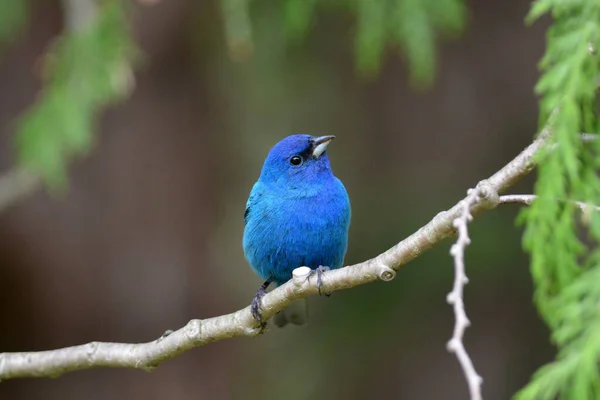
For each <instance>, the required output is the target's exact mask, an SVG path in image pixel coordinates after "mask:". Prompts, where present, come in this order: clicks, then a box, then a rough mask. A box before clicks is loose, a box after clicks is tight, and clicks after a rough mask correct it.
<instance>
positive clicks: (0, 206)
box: [0, 169, 41, 211]
mask: <svg viewBox="0 0 600 400" xmlns="http://www.w3.org/2000/svg"><path fill="white" fill-rule="evenodd" d="M40 182H41V180H40V178H39V176H37V175H34V174H32V173H29V172H27V171H25V170H19V169H15V170H12V171H9V172H6V173H4V175H2V176H0V211H3V210H4V209H6V208H8V207H9V206H11V205H12V204H13V203H15V202H16V201H17V200H19V199H21V198H23V197H26V196H27V195H29V194H30V193H31V192H33V191H34V190H35V189H37V187H38V186H39V184H40Z"/></svg>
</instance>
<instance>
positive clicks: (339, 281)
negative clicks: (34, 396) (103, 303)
mask: <svg viewBox="0 0 600 400" xmlns="http://www.w3.org/2000/svg"><path fill="white" fill-rule="evenodd" d="M549 136H550V133H549V132H548V131H544V132H542V133H541V134H540V135H539V136H538V138H537V139H536V140H535V141H534V142H533V143H532V144H531V145H529V146H528V147H527V148H526V149H525V150H524V151H523V152H521V154H519V155H518V156H517V157H516V158H515V159H514V160H512V161H511V162H510V163H508V164H507V165H506V166H504V167H503V168H502V169H501V170H499V171H498V172H496V173H495V174H494V175H493V176H491V177H490V178H489V179H487V180H485V181H482V182H481V183H480V184H479V185H478V187H480V188H482V189H481V194H482V196H481V197H479V199H478V201H477V202H475V203H474V204H472V205H470V212H471V214H472V215H473V216H476V215H478V214H479V213H481V212H482V211H484V210H485V209H489V208H493V207H495V206H497V205H498V204H499V200H498V195H497V194H498V192H502V191H504V190H506V189H507V188H509V187H510V186H512V185H513V184H514V183H515V182H517V181H518V180H519V179H521V178H522V177H524V176H525V175H527V174H528V173H529V172H530V171H531V170H532V169H533V168H534V167H535V160H534V155H535V153H536V152H537V151H538V150H539V149H540V148H541V147H542V146H544V144H545V143H546V142H547V140H548V138H549ZM463 205H464V203H463V202H459V203H458V204H456V205H455V206H454V207H452V208H451V209H450V210H448V211H444V212H441V213H439V214H438V215H436V216H435V217H434V218H433V219H432V220H431V221H430V222H429V223H427V224H426V225H425V226H423V227H422V228H420V229H419V230H418V231H417V232H415V233H413V234H412V235H410V236H409V237H407V238H406V239H404V240H403V241H401V242H400V243H398V244H397V245H395V246H394V247H392V248H391V249H389V250H387V251H385V252H384V253H382V254H380V255H379V256H377V257H375V258H373V259H370V260H367V261H365V262H362V263H360V264H355V265H351V266H348V267H345V268H341V269H337V270H332V271H328V272H326V273H324V275H323V280H324V282H325V284H326V285H327V290H328V291H335V290H341V289H348V288H351V287H354V286H358V285H362V284H365V283H368V282H373V281H376V280H378V279H380V280H383V281H390V280H392V279H394V277H395V275H396V270H398V269H399V268H400V267H401V266H403V265H404V264H406V263H408V262H409V261H411V260H413V259H414V258H416V257H418V256H419V255H420V254H421V253H422V252H424V251H425V250H428V249H430V248H431V247H433V246H434V245H435V244H437V243H439V242H440V241H441V240H443V239H444V238H446V237H449V236H451V235H453V234H455V233H456V232H455V228H454V226H453V223H454V220H456V219H457V218H459V217H460V216H461V215H462V213H463ZM307 272H308V268H306V267H301V268H298V269H296V270H295V271H294V278H293V279H292V280H291V281H290V282H287V283H286V284H284V285H282V286H280V287H278V288H276V289H274V290H273V291H271V292H269V293H268V294H267V295H266V296H265V297H264V298H263V318H265V320H266V319H269V318H271V317H272V316H273V315H275V314H276V313H277V312H279V311H281V310H283V309H284V308H285V307H286V306H288V305H289V304H290V303H291V302H292V301H293V300H296V299H300V298H304V297H307V296H309V295H312V294H316V293H317V282H316V277H315V276H310V277H307ZM259 332H260V330H259V329H258V327H257V322H256V320H254V318H252V315H251V313H250V307H249V306H248V307H246V308H244V309H241V310H239V311H236V312H234V313H231V314H227V315H222V316H218V317H213V318H208V319H204V320H199V319H194V320H191V321H190V322H189V323H188V324H187V325H186V326H184V327H183V328H181V329H179V330H177V331H175V332H173V333H171V334H169V335H164V336H163V337H161V338H159V339H156V340H153V341H151V342H147V343H141V344H127V343H106V342H92V343H88V344H84V345H80V346H74V347H66V348H63V349H58V350H49V351H40V352H19V353H0V380H5V379H12V378H24V377H57V376H59V375H61V374H64V373H66V372H70V371H77V370H83V369H88V368H95V367H121V368H137V369H143V370H152V369H153V368H154V367H156V366H158V365H159V364H160V363H162V362H164V361H166V360H169V359H172V358H174V357H175V356H177V355H179V354H181V353H183V352H185V351H188V350H190V349H192V348H194V347H198V346H203V345H205V344H208V343H211V342H215V341H218V340H223V339H229V338H233V337H239V336H255V335H258V334H259Z"/></svg>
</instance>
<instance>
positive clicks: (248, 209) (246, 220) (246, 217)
mask: <svg viewBox="0 0 600 400" xmlns="http://www.w3.org/2000/svg"><path fill="white" fill-rule="evenodd" d="M248 215H250V205H247V206H246V211H244V226H245V225H246V224H247V223H248Z"/></svg>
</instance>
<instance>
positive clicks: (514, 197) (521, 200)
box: [498, 194, 600, 212]
mask: <svg viewBox="0 0 600 400" xmlns="http://www.w3.org/2000/svg"><path fill="white" fill-rule="evenodd" d="M536 199H537V196H536V195H534V194H507V195H504V196H500V197H499V198H498V200H499V201H500V204H523V205H526V206H530V205H531V204H532V203H533V202H534V201H535V200H536ZM558 201H561V200H560V199H559V200H558ZM565 201H568V202H570V203H573V204H575V205H576V206H577V207H579V210H580V211H581V212H586V211H588V210H589V209H590V208H591V209H594V210H596V211H600V206H597V205H595V204H588V203H584V202H583V201H571V200H565Z"/></svg>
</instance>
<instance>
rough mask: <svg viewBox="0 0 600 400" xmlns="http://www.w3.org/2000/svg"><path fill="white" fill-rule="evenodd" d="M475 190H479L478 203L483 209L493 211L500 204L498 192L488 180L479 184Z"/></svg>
mask: <svg viewBox="0 0 600 400" xmlns="http://www.w3.org/2000/svg"><path fill="white" fill-rule="evenodd" d="M475 190H477V203H478V204H480V205H481V206H482V207H483V208H485V209H491V208H495V207H496V206H498V204H500V196H499V195H498V191H497V190H496V188H494V186H493V185H492V184H491V183H490V181H488V180H487V179H486V180H483V181H481V182H479V183H478V184H477V187H476V188H475Z"/></svg>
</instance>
